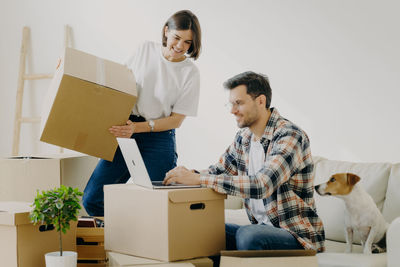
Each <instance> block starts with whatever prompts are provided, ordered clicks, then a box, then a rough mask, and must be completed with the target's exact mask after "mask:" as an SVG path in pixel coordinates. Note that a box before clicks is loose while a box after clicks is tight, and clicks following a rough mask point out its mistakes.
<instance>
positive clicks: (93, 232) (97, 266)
mask: <svg viewBox="0 0 400 267" xmlns="http://www.w3.org/2000/svg"><path fill="white" fill-rule="evenodd" d="M95 221H96V219H95V218H80V219H79V220H78V228H77V229H76V244H77V245H76V251H77V252H78V267H90V266H93V267H105V266H106V252H105V250H104V228H103V227H97V225H96V223H95ZM85 222H87V223H86V225H85Z"/></svg>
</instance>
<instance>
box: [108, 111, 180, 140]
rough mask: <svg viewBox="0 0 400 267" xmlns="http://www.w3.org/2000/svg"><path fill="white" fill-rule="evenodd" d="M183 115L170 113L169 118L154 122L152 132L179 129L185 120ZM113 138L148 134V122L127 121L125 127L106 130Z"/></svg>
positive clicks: (113, 127)
mask: <svg viewBox="0 0 400 267" xmlns="http://www.w3.org/2000/svg"><path fill="white" fill-rule="evenodd" d="M185 117H186V116H185V115H183V114H179V113H174V112H172V113H171V116H169V117H165V118H162V119H157V120H154V130H153V132H162V131H167V130H171V129H176V128H179V127H180V126H181V124H182V122H183V120H184V119H185ZM108 130H109V131H110V133H112V134H113V135H114V136H115V137H125V138H129V137H131V135H132V134H134V133H145V132H150V131H151V128H150V125H149V122H148V121H144V122H132V121H130V120H128V121H127V122H126V125H121V126H112V127H111V128H110V129H108Z"/></svg>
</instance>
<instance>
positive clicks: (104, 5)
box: [0, 0, 400, 169]
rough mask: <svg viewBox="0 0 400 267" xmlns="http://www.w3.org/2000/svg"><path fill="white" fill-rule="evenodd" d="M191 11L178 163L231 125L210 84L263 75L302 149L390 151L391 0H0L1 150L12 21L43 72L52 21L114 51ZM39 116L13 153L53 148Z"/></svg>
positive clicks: (16, 43)
mask: <svg viewBox="0 0 400 267" xmlns="http://www.w3.org/2000/svg"><path fill="white" fill-rule="evenodd" d="M181 9H190V10H192V11H193V12H194V13H195V14H196V15H197V16H198V18H199V20H200V24H201V27H202V31H203V51H202V54H201V56H200V58H199V60H198V61H196V63H197V65H198V67H199V69H200V72H201V98H200V106H199V112H198V116H197V117H193V118H187V119H186V120H185V122H184V123H183V125H182V127H181V128H180V129H178V130H177V145H178V153H179V164H183V165H187V166H188V167H190V168H199V169H202V168H205V167H207V166H208V165H209V164H212V163H214V162H215V161H216V160H217V159H218V158H219V156H220V155H221V154H222V152H223V151H224V150H225V148H226V147H227V146H228V145H229V144H230V143H231V142H232V140H233V137H234V135H235V132H236V131H237V127H236V124H235V120H234V118H233V116H232V115H231V114H229V112H228V110H227V109H226V108H225V107H224V104H225V103H226V102H227V92H225V91H224V90H223V88H222V83H223V82H224V81H225V80H226V79H228V78H230V77H231V76H233V75H235V74H238V73H240V72H243V71H247V70H253V71H256V72H262V73H264V74H267V75H268V76H269V78H270V83H271V87H272V90H273V97H272V106H275V107H277V108H278V110H279V111H280V113H281V114H282V115H284V116H285V117H287V118H288V119H290V120H291V121H293V122H295V123H296V124H298V125H299V126H300V127H301V128H303V129H304V130H305V131H306V132H307V133H308V135H309V137H310V139H311V148H312V152H313V154H314V155H319V156H324V157H327V158H330V159H339V160H351V161H389V162H400V155H399V149H400V138H399V133H400V124H399V119H398V117H399V115H400V105H399V100H400V92H399V89H400V88H399V84H400V75H399V71H400V49H399V48H400V29H399V28H400V27H399V26H400V16H399V10H400V2H399V1H395V0H393V1H387V0H384V1H382V0H380V1H378V0H376V1H371V0H330V1H327V0H325V1H322V0H313V1H312V0H280V1H278V0H275V1H272V0H268V1H266V0H264V1H250V0H249V1H243V0H241V1H238V0H230V1H216V0H202V1H198V0H195V1H192V0H182V1H181V0H168V1H163V0H159V1H155V0H141V1H137V0H130V1H128V0H124V1H123V0H114V1H106V0H68V1H60V0H34V1H33V0H0V33H1V37H0V123H1V138H0V156H10V155H11V150H12V139H13V138H12V137H13V122H14V112H15V111H14V109H15V98H16V89H17V77H18V69H19V53H20V45H21V38H22V28H23V26H29V27H30V28H31V41H30V46H29V54H28V62H27V72H28V73H52V72H53V71H54V68H55V65H56V61H57V58H58V57H59V55H60V53H61V49H62V46H63V42H64V40H63V38H64V33H63V31H64V25H65V24H68V25H70V26H71V27H72V41H73V42H72V46H73V47H74V48H76V49H79V50H83V51H85V52H88V53H91V54H94V55H96V56H99V57H103V58H107V59H111V60H114V61H116V62H120V63H122V62H124V60H125V59H126V58H127V57H128V56H129V55H130V54H131V52H132V51H134V50H135V48H136V47H137V45H138V44H139V43H141V42H142V41H144V40H153V41H157V42H160V38H161V27H162V25H163V24H164V22H165V21H166V19H167V18H168V17H169V16H170V15H172V14H173V13H174V12H175V11H177V10H181ZM48 84H49V81H34V82H27V83H26V86H25V95H24V107H23V115H24V116H30V115H33V116H39V115H40V112H41V101H42V99H43V96H44V94H45V92H46V89H47V86H48ZM38 139H39V125H27V124H24V125H23V127H22V132H21V149H20V152H21V154H24V155H27V154H28V155H30V154H38V153H54V152H57V151H58V150H57V149H56V147H54V146H50V145H47V144H43V143H40V142H39V141H37V140H38Z"/></svg>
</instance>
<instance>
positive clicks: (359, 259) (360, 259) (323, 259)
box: [317, 252, 386, 267]
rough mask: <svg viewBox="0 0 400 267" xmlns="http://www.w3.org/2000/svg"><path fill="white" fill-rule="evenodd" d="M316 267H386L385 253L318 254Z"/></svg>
mask: <svg viewBox="0 0 400 267" xmlns="http://www.w3.org/2000/svg"><path fill="white" fill-rule="evenodd" d="M317 258H318V267H386V253H381V254H371V255H366V254H361V253H330V252H326V253H318V254H317Z"/></svg>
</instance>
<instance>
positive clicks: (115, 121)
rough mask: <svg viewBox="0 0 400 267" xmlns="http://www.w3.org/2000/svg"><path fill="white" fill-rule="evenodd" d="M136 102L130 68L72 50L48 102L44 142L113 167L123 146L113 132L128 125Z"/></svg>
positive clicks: (60, 68) (59, 70)
mask: <svg viewBox="0 0 400 267" xmlns="http://www.w3.org/2000/svg"><path fill="white" fill-rule="evenodd" d="M136 96H137V92H136V81H135V77H134V75H133V73H132V72H131V71H130V70H129V69H128V68H127V67H125V66H123V65H121V64H118V63H115V62H112V61H109V60H105V59H101V58H99V57H96V56H93V55H90V54H87V53H84V52H81V51H79V50H75V49H72V48H66V50H65V53H64V55H63V56H62V57H61V60H60V64H59V66H58V68H57V70H56V72H55V74H54V77H53V80H52V81H51V84H50V87H49V89H48V92H47V96H46V98H45V99H44V103H43V109H42V123H41V137H40V141H43V142H46V143H49V144H53V145H57V146H61V147H65V148H68V149H71V150H75V151H78V152H82V153H85V154H88V155H91V156H95V157H98V158H103V159H106V160H109V161H112V159H113V158H114V154H115V151H116V149H117V146H118V144H117V141H116V140H115V137H114V136H113V135H112V134H111V133H110V132H109V131H108V129H109V128H110V127H111V126H113V125H124V124H125V123H126V121H127V120H128V119H129V115H130V113H131V110H132V108H133V106H134V104H135V103H136Z"/></svg>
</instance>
